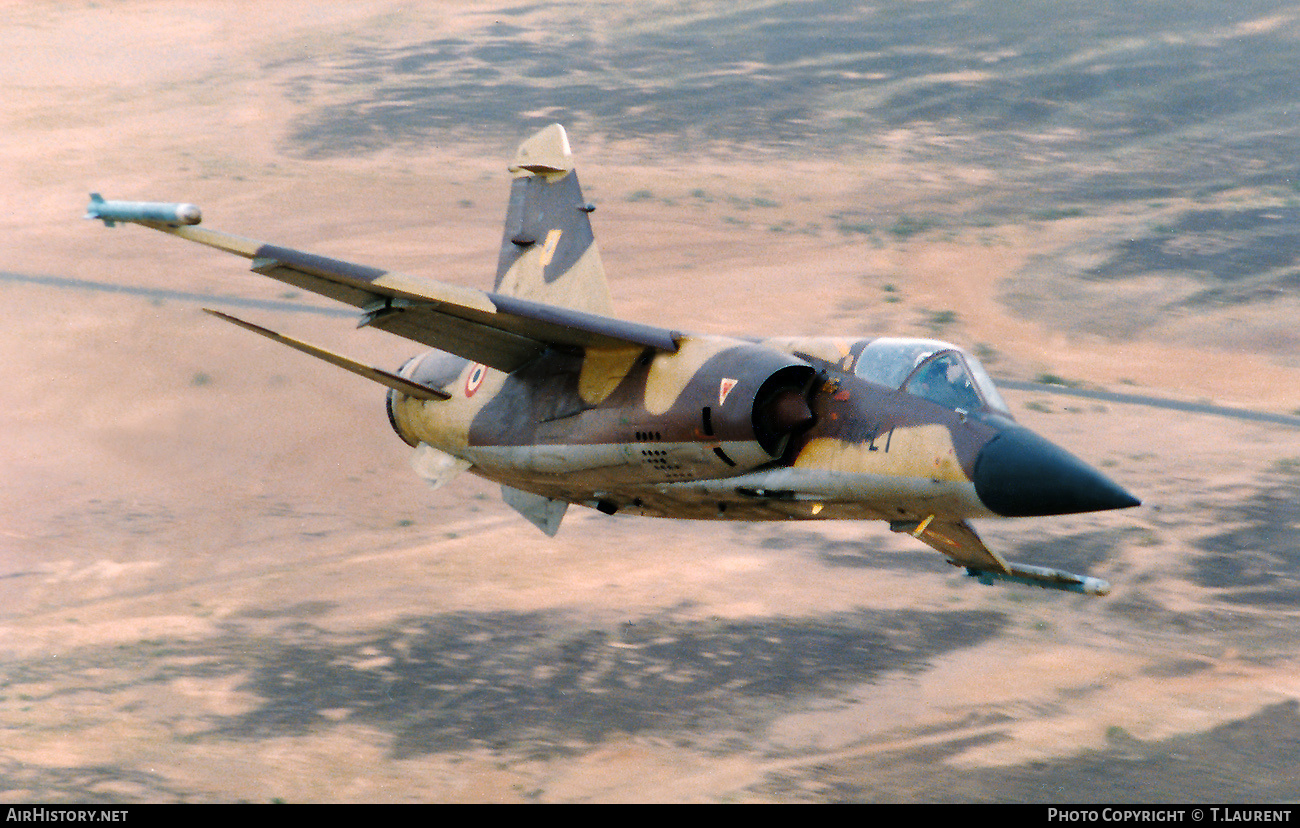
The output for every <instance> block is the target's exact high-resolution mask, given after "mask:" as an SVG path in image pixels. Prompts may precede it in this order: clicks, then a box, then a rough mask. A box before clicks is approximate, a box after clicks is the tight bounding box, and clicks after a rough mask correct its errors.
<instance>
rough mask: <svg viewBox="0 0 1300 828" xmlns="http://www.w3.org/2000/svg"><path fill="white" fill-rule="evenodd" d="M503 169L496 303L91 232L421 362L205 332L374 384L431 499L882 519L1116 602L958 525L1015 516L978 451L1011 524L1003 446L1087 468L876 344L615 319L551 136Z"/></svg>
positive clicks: (559, 141) (556, 511) (563, 147)
mask: <svg viewBox="0 0 1300 828" xmlns="http://www.w3.org/2000/svg"><path fill="white" fill-rule="evenodd" d="M510 171H511V173H512V174H513V175H514V180H513V182H512V186H511V193H510V202H509V206H508V209H507V215H506V221H505V229H504V232H503V236H502V241H501V250H500V254H499V256H498V263H497V273H496V282H495V286H494V290H493V291H492V292H485V291H479V290H474V289H472V288H467V287H462V286H458V285H451V284H446V283H443V282H436V281H432V280H429V279H422V278H417V277H413V276H407V275H403V274H400V273H395V272H393V271H387V270H383V269H380V268H374V267H369V266H365V265H357V264H352V263H349V262H344V261H340V260H337V259H331V258H327V257H323V256H317V255H314V254H310V253H306V252H303V251H298V250H293V249H290V248H285V247H281V246H278V245H271V244H267V243H263V242H259V241H254V240H251V239H245V238H241V237H238V236H232V235H229V234H224V233H219V232H216V231H212V230H208V229H206V228H203V227H199V226H196V222H197V208H194V209H192V210H189V211H186V210H182V209H180V208H181V207H186V208H189V207H191V205H172V207H175V208H176V209H175V210H174V211H172V212H174V214H175V215H176V216H177V217H178V220H177V222H176V223H166V222H165V221H159V220H155V219H156V218H157V217H158V216H163V217H166V216H167V215H169V205H166V204H149V205H140V204H138V203H131V202H111V203H108V202H103V201H102V199H101V200H98V201H93V202H92V208H97V209H98V211H99V212H100V213H101V215H95V216H92V217H97V218H103V219H104V220H105V222H106V223H110V222H109V218H113V219H114V220H116V221H119V222H131V223H137V224H143V225H145V226H147V227H151V228H153V229H157V230H161V231H163V232H167V233H171V234H173V235H176V236H180V237H182V238H185V239H188V240H191V241H195V242H198V243H201V244H205V245H209V246H212V247H215V248H218V249H220V250H224V251H227V252H231V253H235V254H237V255H241V256H244V257H246V258H248V259H251V260H252V264H251V269H252V270H253V271H254V272H256V273H259V274H262V275H265V276H270V277H272V278H275V279H279V280H281V281H283V282H285V283H287V284H290V285H293V286H295V287H298V288H302V289H305V290H310V291H314V292H316V293H319V294H321V295H324V296H327V297H330V298H332V299H335V300H338V301H341V302H345V303H347V304H350V305H353V306H354V307H357V308H358V309H360V311H361V313H362V316H361V320H360V324H361V325H365V326H371V327H376V328H380V329H382V330H386V331H389V332H391V333H395V334H397V335H399V336H403V337H406V338H408V339H411V340H412V341H415V342H419V343H422V344H424V345H426V346H428V347H430V348H433V349H435V350H432V351H428V352H426V353H424V354H421V355H417V356H416V357H413V358H412V359H411V360H409V361H408V362H407V363H406V364H405V365H404V366H402V368H401V369H400V370H399V371H398V372H396V374H394V373H392V372H388V371H385V370H383V369H378V368H372V367H369V366H365V365H362V364H360V363H356V362H354V361H352V360H349V359H348V358H347V357H343V356H340V355H337V354H332V353H330V352H328V351H325V350H324V349H320V348H317V347H315V346H311V345H308V344H306V343H302V342H299V341H297V340H293V339H291V338H289V337H285V336H283V335H280V334H276V333H275V332H273V331H268V330H266V329H264V328H261V327H260V326H256V325H253V324H252V323H245V322H243V321H242V320H238V319H234V318H233V317H230V316H228V315H226V314H217V315H218V316H220V317H221V318H224V319H227V320H228V321H231V322H234V323H235V324H240V325H242V326H243V327H245V328H248V329H249V330H253V331H255V332H257V333H260V334H262V335H264V336H268V337H269V338H272V339H275V340H276V341H280V342H282V343H284V344H287V345H290V346H291V347H294V348H296V349H297V350H300V351H302V352H304V353H308V354H310V355H313V356H316V357H318V358H321V359H325V360H326V361H329V362H331V363H333V364H335V365H338V366H340V367H343V368H345V369H347V370H350V371H353V372H354V373H357V374H359V375H361V376H365V377H367V378H369V379H372V380H374V381H376V382H379V383H381V384H384V385H386V386H388V387H389V389H390V390H389V392H388V402H387V409H388V416H389V420H390V422H391V424H392V426H393V428H394V430H395V431H396V432H397V434H398V435H399V436H400V437H401V438H402V439H403V440H404V441H406V442H407V443H408V444H409V445H411V446H412V447H414V448H416V453H415V456H414V458H413V466H414V467H415V468H416V470H417V472H419V473H420V474H421V475H422V476H424V477H425V478H426V479H427V480H429V482H431V483H432V484H434V485H442V484H443V483H445V482H446V481H447V480H449V479H450V478H451V477H452V476H454V474H456V473H457V472H458V471H460V470H462V469H466V468H468V469H469V470H470V471H472V472H474V473H476V474H479V475H482V476H484V477H486V478H489V479H491V480H494V481H497V482H499V483H501V484H502V486H503V490H502V491H503V496H504V497H505V499H506V502H507V503H509V504H510V505H511V506H513V507H514V508H516V509H517V510H519V511H520V512H521V513H522V514H523V515H524V516H525V517H527V518H528V519H529V520H531V521H533V522H534V523H535V524H537V525H538V526H539V527H540V528H542V529H543V531H546V532H548V533H549V534H554V532H555V531H556V530H557V529H558V527H559V523H560V520H561V518H562V517H563V514H564V510H565V509H566V508H567V506H568V505H569V504H581V505H585V506H591V507H594V508H597V509H600V510H601V511H603V512H606V513H610V514H613V513H616V512H623V513H632V514H640V515H647V516H656V517H671V518H694V519H708V520H826V519H875V520H885V521H888V522H889V523H890V527H891V528H892V529H894V530H895V531H905V532H908V533H910V534H913V535H914V536H916V537H917V538H918V539H920V540H921V541H923V542H924V543H927V544H929V545H930V546H932V547H934V548H935V549H937V550H939V551H940V552H942V553H943V554H945V555H946V556H947V557H948V558H949V559H950V561H951V562H954V563H958V564H960V565H963V566H967V567H970V568H971V572H972V574H977V575H979V576H981V577H982V578H983V579H985V580H987V578H990V577H999V578H1003V579H1005V580H1019V581H1021V582H1028V583H1036V584H1038V585H1047V586H1055V587H1057V588H1065V589H1073V590H1075V591H1088V592H1093V593H1094V594H1104V592H1105V590H1108V589H1109V587H1108V586H1107V585H1105V584H1104V582H1101V581H1097V580H1096V579H1089V578H1084V577H1083V576H1074V575H1071V574H1069V573H1060V572H1056V571H1054V570H1036V569H1034V568H1032V567H1030V568H1023V567H1020V568H1017V566H1018V565H1011V564H1008V563H1007V562H1006V561H1004V560H1003V559H1002V558H1000V557H999V556H998V555H996V554H995V553H993V552H991V551H990V550H988V549H987V548H986V547H985V546H984V545H983V543H982V542H980V540H979V538H978V537H977V536H976V535H975V534H974V532H973V531H972V530H971V528H970V526H969V524H968V523H966V520H967V519H968V518H979V517H995V516H998V514H1008V513H1009V512H1008V511H1005V509H1006V508H1008V507H1005V506H1004V507H1003V509H1004V511H1002V512H1000V513H999V512H995V511H993V510H992V509H991V508H990V507H989V506H988V505H986V503H985V502H983V501H982V500H981V496H980V494H979V493H978V492H977V484H976V479H977V477H978V476H979V474H980V473H979V472H978V468H979V464H980V462H981V458H982V457H985V456H991V455H992V454H993V453H992V452H984V449H985V448H986V447H988V446H989V445H990V444H992V443H994V442H995V441H997V440H999V439H1000V438H1001V439H1002V442H1001V444H1000V448H999V452H1000V454H999V457H997V458H995V459H990V460H989V462H988V463H987V464H986V466H995V465H998V464H1001V465H1000V467H999V470H998V471H997V473H998V474H1001V475H1002V477H999V478H998V480H997V482H998V484H999V485H1000V486H1001V487H1002V488H1003V489H1005V492H1001V493H1000V494H999V496H1000V497H1003V502H1012V505H1013V506H1015V505H1016V504H1015V503H1014V502H1013V500H1012V499H1011V498H1012V495H1015V494H1016V491H1017V487H1016V483H1017V479H1016V472H1017V469H1018V468H1019V467H1018V466H1017V463H1018V462H1019V459H1018V456H1017V455H1016V451H1020V450H1021V449H1019V448H1017V447H1018V446H1030V447H1031V448H1032V449H1033V450H1034V451H1038V452H1039V453H1040V454H1042V455H1044V456H1048V457H1049V459H1051V458H1056V459H1055V460H1054V462H1056V463H1057V466H1056V467H1053V468H1058V467H1059V468H1061V469H1064V470H1066V471H1070V472H1071V473H1074V471H1076V469H1077V468H1085V467H1082V465H1081V464H1080V462H1079V461H1076V460H1075V459H1074V458H1072V457H1067V456H1065V455H1064V453H1063V452H1061V451H1060V450H1059V449H1056V448H1055V447H1054V446H1050V444H1048V443H1046V441H1043V440H1041V438H1037V437H1034V436H1031V437H1024V436H1019V437H1014V438H1013V437H1005V436H1004V435H1011V434H1016V435H1023V434H1024V433H1027V431H1026V430H1025V429H1021V428H1019V427H1017V426H1015V424H1014V423H1013V422H1012V421H1011V420H1010V417H1009V414H1007V413H1006V412H1005V411H1004V410H1001V409H1000V408H997V407H996V406H995V407H994V408H993V409H986V410H973V411H972V410H964V409H962V408H958V407H950V406H947V405H942V404H939V403H937V402H932V401H931V399H926V398H925V397H924V396H923V395H922V393H921V392H919V391H918V392H917V393H915V394H914V393H909V391H908V390H904V389H905V386H903V387H897V388H896V387H886V386H885V385H881V384H878V383H877V382H873V381H870V380H868V379H865V378H864V377H863V376H859V375H858V374H857V373H855V371H854V369H855V367H856V365H857V363H858V361H859V359H860V357H861V356H862V355H863V352H864V349H867V348H868V347H869V346H871V343H872V342H873V340H872V339H869V338H847V339H846V338H815V337H768V338H761V339H735V338H730V337H721V336H709V335H703V334H696V333H683V332H680V331H673V330H667V329H662V328H657V327H654V326H649V325H643V324H638V323H632V322H627V321H624V320H620V319H617V318H615V317H613V316H612V315H611V314H612V309H611V307H610V299H609V288H608V284H607V282H606V279H605V273H604V269H603V266H602V264H601V260H600V253H599V249H598V247H597V245H596V242H595V238H594V235H593V233H592V228H591V223H590V219H589V216H590V214H591V212H592V210H593V209H594V208H593V207H592V206H591V205H589V204H587V203H586V202H584V201H583V198H582V191H581V187H580V185H579V183H578V178H577V173H576V172H575V170H574V165H573V159H572V154H571V151H570V149H569V144H568V138H567V136H566V135H565V132H564V130H563V128H562V127H560V126H559V125H552V126H551V127H547V128H546V129H544V130H541V131H540V132H538V133H537V134H535V135H534V136H532V137H530V138H529V139H528V140H527V141H525V142H524V143H523V145H521V147H520V149H519V152H518V153H517V155H516V157H515V159H514V160H513V162H512V163H511V165H510ZM146 207H147V208H149V209H147V210H146V209H145V208H146ZM132 210H134V211H135V212H136V213H137V214H138V215H140V216H146V218H132V217H130V216H131V215H132V214H131V211H132ZM191 214H193V215H194V216H195V218H194V221H188V220H187V221H185V222H182V221H181V220H180V219H181V217H182V216H184V217H189V216H190V215H191ZM880 342H881V343H884V342H885V340H880ZM918 342H919V341H918ZM933 344H934V345H936V346H938V347H941V348H943V349H947V350H945V351H943V353H948V352H953V353H959V354H964V352H961V351H960V349H957V348H956V347H955V346H950V345H947V344H946V343H933ZM875 352H876V353H879V351H878V350H876V351H875ZM964 359H965V360H968V361H971V362H973V358H971V357H970V356H969V355H965V356H964ZM917 364H918V365H919V364H921V363H920V362H918V363H917ZM904 367H905V368H908V369H909V370H910V368H911V367H912V366H904ZM920 370H921V369H920V368H917V369H916V372H917V374H919V373H920ZM994 395H996V392H994ZM985 398H986V399H987V395H985ZM932 399H933V398H932ZM1017 440H1018V441H1019V442H1017ZM1035 441H1037V442H1035ZM1040 444H1041V446H1040ZM1043 446H1046V447H1047V448H1043ZM1024 451H1026V452H1027V451H1029V449H1024ZM1053 452H1055V454H1053ZM1057 455H1061V456H1062V457H1066V459H1060V457H1057ZM1071 464H1073V465H1071ZM1008 469H1009V470H1010V471H1007V470H1008ZM1085 470H1086V469H1085ZM1086 471H1088V473H1089V474H1091V471H1090V470H1086ZM989 474H992V472H987V469H986V473H985V480H986V482H987V480H988V479H989V477H988V475H989ZM1084 476H1085V477H1086V475H1084ZM1095 477H1096V480H1101V481H1102V482H1103V483H1106V484H1107V485H1110V486H1112V487H1113V484H1109V482H1108V481H1104V480H1103V479H1102V478H1100V476H1099V475H1095ZM1008 481H1009V483H1008ZM1089 481H1092V478H1089ZM1086 482H1088V481H1086ZM1093 482H1095V481H1092V482H1089V485H1093ZM1097 487H1102V488H1101V490H1102V494H1103V495H1104V496H1105V498H1109V500H1106V499H1105V498H1103V500H1102V501H1098V503H1100V505H1098V503H1092V502H1089V503H1085V504H1083V506H1082V507H1081V508H1079V509H1076V510H1074V511H1088V510H1093V509H1099V508H1123V507H1124V506H1130V505H1136V502H1137V501H1136V500H1135V499H1133V498H1132V496H1131V495H1127V493H1124V492H1123V491H1122V490H1120V489H1118V487H1113V488H1114V492H1116V493H1118V494H1115V493H1112V492H1111V491H1110V489H1105V487H1104V486H1102V484H1101V483H1096V485H1095V486H1094V488H1097ZM1007 492H1010V494H1007ZM1121 495H1122V496H1121ZM1067 505H1068V504H1067ZM1053 508H1056V507H1055V506H1054V507H1053ZM1063 511H1070V509H1068V508H1066V509H1058V511H1057V512H1052V513H1062V512H1063ZM1043 513H1047V512H1043ZM1044 573H1046V574H1044Z"/></svg>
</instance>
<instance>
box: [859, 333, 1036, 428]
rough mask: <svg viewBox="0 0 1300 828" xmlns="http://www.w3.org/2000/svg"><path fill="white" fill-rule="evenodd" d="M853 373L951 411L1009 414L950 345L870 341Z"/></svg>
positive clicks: (979, 369)
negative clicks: (985, 411) (983, 411)
mask: <svg viewBox="0 0 1300 828" xmlns="http://www.w3.org/2000/svg"><path fill="white" fill-rule="evenodd" d="M853 372H854V373H855V374H857V375H858V376H860V377H862V378H863V379H865V380H869V381H871V382H874V383H878V384H880V385H884V386H888V387H889V388H897V389H901V390H903V391H906V392H907V393H909V394H915V395H916V396H918V397H921V398H922V399H926V400H929V401H930V402H932V403H936V404H938V405H942V406H944V407H945V408H951V409H953V410H955V411H960V412H975V411H981V410H989V411H995V412H997V413H999V414H1002V415H1004V416H1010V413H1011V412H1010V411H1009V409H1008V408H1007V404H1006V402H1005V401H1004V400H1003V399H1002V395H1001V394H999V393H998V389H997V388H996V387H994V385H993V380H992V379H990V378H989V375H988V373H987V372H986V371H985V370H984V366H983V365H980V362H979V360H978V359H976V358H975V357H974V356H972V355H971V354H969V353H967V352H966V351H963V350H962V349H961V348H958V347H957V346H956V345H953V344H950V343H948V342H940V341H938V340H935V339H898V338H893V337H880V338H879V339H873V340H872V341H871V342H870V343H868V344H867V347H866V348H864V349H863V351H862V354H861V355H860V356H858V361H857V364H856V365H855V366H854V368H853Z"/></svg>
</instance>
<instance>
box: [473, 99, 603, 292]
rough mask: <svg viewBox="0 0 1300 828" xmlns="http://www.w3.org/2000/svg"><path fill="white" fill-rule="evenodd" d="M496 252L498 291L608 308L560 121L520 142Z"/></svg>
mask: <svg viewBox="0 0 1300 828" xmlns="http://www.w3.org/2000/svg"><path fill="white" fill-rule="evenodd" d="M510 171H511V172H512V173H514V176H515V179H514V182H513V183H512V184H511V186H510V206H509V208H508V210H507V211H506V227H505V233H504V235H503V237H502V239H501V254H500V257H499V258H498V259H497V277H496V292H497V293H502V294H506V295H508V296H518V297H520V298H522V299H529V300H532V301H535V302H544V303H546V304H548V305H559V306H561V307H566V308H573V309H576V310H582V311H587V312H589V313H598V314H602V315H610V314H612V313H613V303H612V302H611V300H610V295H609V284H608V282H607V281H606V280H605V268H604V266H603V265H602V264H601V261H600V250H599V248H598V247H597V246H596V240H595V237H594V236H593V235H592V232H591V221H590V220H589V218H588V214H589V213H590V212H591V211H592V209H594V208H592V207H591V205H589V204H587V203H586V202H585V201H584V200H583V198H582V188H581V187H580V186H579V184H578V174H577V173H576V172H575V171H574V165H573V153H572V151H571V150H570V149H569V138H568V136H567V135H566V134H565V132H564V127H562V126H560V125H559V124H551V125H550V126H548V127H546V128H545V129H542V130H540V131H539V132H537V133H535V134H534V135H533V136H532V137H531V138H529V139H528V140H526V141H524V142H523V144H521V145H520V147H519V151H518V152H517V153H516V154H515V158H514V161H513V163H511V165H510Z"/></svg>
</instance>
